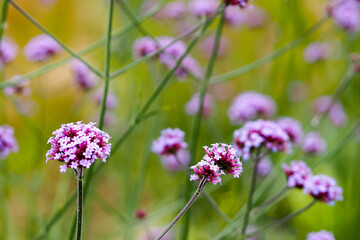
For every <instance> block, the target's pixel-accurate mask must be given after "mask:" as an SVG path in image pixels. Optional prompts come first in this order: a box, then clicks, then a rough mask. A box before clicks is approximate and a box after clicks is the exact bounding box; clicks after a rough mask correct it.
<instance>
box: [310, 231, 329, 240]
mask: <svg viewBox="0 0 360 240" xmlns="http://www.w3.org/2000/svg"><path fill="white" fill-rule="evenodd" d="M306 240H335V237H334V235H333V233H332V232H328V231H325V230H321V231H319V232H311V233H309V234H308V235H307V237H306Z"/></svg>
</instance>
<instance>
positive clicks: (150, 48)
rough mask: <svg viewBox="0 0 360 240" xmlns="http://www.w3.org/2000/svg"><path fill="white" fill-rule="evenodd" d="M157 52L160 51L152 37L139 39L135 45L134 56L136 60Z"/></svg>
mask: <svg viewBox="0 0 360 240" xmlns="http://www.w3.org/2000/svg"><path fill="white" fill-rule="evenodd" d="M156 50H158V45H157V44H156V42H155V41H154V40H153V39H152V38H151V37H142V38H138V39H136V40H135V42H134V44H133V56H134V57H135V58H139V57H145V56H147V55H149V54H151V53H153V52H155V51H156Z"/></svg>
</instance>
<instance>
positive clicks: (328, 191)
mask: <svg viewBox="0 0 360 240" xmlns="http://www.w3.org/2000/svg"><path fill="white" fill-rule="evenodd" d="M303 191H304V193H306V194H309V195H310V196H312V197H314V198H315V199H317V200H319V201H322V202H325V203H327V204H328V205H330V206H333V205H334V204H335V201H342V200H343V196H342V192H343V190H342V188H341V187H339V186H337V184H336V181H335V179H334V178H332V177H329V176H325V175H314V176H312V177H309V178H308V179H307V180H306V181H305V184H304V190H303Z"/></svg>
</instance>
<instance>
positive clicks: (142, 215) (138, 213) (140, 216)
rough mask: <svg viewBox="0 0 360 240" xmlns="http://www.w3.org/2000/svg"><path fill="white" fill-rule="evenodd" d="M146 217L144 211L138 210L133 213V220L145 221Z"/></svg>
mask: <svg viewBox="0 0 360 240" xmlns="http://www.w3.org/2000/svg"><path fill="white" fill-rule="evenodd" d="M147 215H148V213H147V211H146V210H145V209H142V208H140V209H138V210H136V211H135V218H136V219H138V220H143V219H145V218H146V216H147Z"/></svg>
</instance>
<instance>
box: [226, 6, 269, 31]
mask: <svg viewBox="0 0 360 240" xmlns="http://www.w3.org/2000/svg"><path fill="white" fill-rule="evenodd" d="M225 20H226V22H227V23H228V24H229V25H230V26H234V27H238V26H247V27H249V28H255V27H259V26H261V25H263V23H264V21H265V12H264V10H262V9H260V8H247V9H240V8H238V7H236V6H228V7H227V8H226V9H225Z"/></svg>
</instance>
